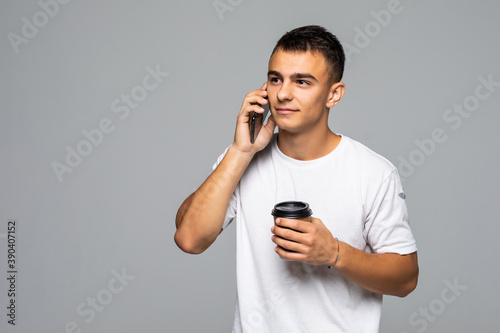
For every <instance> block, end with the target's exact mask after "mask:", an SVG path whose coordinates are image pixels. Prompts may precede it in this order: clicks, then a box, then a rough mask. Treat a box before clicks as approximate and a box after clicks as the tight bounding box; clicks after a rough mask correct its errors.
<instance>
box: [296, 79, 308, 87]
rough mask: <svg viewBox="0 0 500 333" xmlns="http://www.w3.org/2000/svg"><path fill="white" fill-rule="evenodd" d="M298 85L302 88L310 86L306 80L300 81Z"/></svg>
mask: <svg viewBox="0 0 500 333" xmlns="http://www.w3.org/2000/svg"><path fill="white" fill-rule="evenodd" d="M297 83H298V84H300V85H301V86H305V85H308V84H309V82H307V81H305V80H298V81H297Z"/></svg>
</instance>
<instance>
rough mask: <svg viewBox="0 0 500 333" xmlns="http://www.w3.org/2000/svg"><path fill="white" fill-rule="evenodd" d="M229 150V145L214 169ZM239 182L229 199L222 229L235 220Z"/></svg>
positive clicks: (213, 168) (214, 167)
mask: <svg viewBox="0 0 500 333" xmlns="http://www.w3.org/2000/svg"><path fill="white" fill-rule="evenodd" d="M228 150H229V147H228V148H226V150H225V151H224V153H222V154H221V155H220V156H219V158H217V162H215V164H214V165H213V166H212V171H214V170H215V169H217V167H218V166H219V164H220V163H221V162H222V159H223V158H224V156H226V153H227V151H228ZM239 186H240V185H239V183H238V185H237V186H236V189H235V191H234V192H233V195H232V196H231V199H230V200H229V204H228V205H227V210H226V217H225V218H224V223H223V224H222V229H223V230H224V229H225V228H226V227H227V226H228V225H229V224H231V222H232V221H233V220H234V218H235V217H236V205H237V196H236V193H237V192H238V189H239Z"/></svg>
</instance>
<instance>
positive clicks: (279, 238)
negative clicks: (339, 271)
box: [271, 217, 337, 265]
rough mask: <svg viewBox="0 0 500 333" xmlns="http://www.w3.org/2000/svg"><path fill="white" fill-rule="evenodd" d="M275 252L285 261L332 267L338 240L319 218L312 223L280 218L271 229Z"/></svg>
mask: <svg viewBox="0 0 500 333" xmlns="http://www.w3.org/2000/svg"><path fill="white" fill-rule="evenodd" d="M271 232H272V233H273V234H274V235H273V236H272V238H271V239H272V241H273V242H274V243H275V244H276V245H277V246H276V248H275V251H276V252H277V253H278V254H279V255H280V256H281V257H283V258H284V259H288V260H293V261H300V262H305V263H308V264H311V265H332V264H333V263H334V261H335V256H336V253H337V240H336V239H335V238H334V237H333V236H332V234H331V232H330V230H328V229H327V228H326V226H325V225H324V224H323V222H322V221H321V220H320V219H318V218H314V217H312V218H311V223H309V222H305V221H301V220H296V219H285V218H278V219H277V220H276V225H275V226H273V227H272V228H271Z"/></svg>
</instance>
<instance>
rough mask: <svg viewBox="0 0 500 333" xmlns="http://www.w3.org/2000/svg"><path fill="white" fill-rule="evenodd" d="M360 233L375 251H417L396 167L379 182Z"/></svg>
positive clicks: (402, 252) (403, 252)
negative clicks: (379, 184) (362, 231)
mask: <svg viewBox="0 0 500 333" xmlns="http://www.w3.org/2000/svg"><path fill="white" fill-rule="evenodd" d="M364 233H365V234H364V237H365V239H366V240H367V242H368V244H369V245H370V246H371V248H372V250H373V251H374V252H375V253H388V252H391V253H398V254H409V253H413V252H415V251H417V245H416V242H415V238H414V237H413V233H412V231H411V229H410V222H409V219H408V210H407V207H406V196H405V193H404V190H403V186H402V184H401V179H400V177H399V173H398V171H397V169H394V170H393V171H392V173H391V174H390V175H389V177H387V178H386V179H385V181H384V182H383V183H382V184H381V186H380V187H379V189H378V191H377V192H376V194H375V197H374V200H373V204H372V206H371V209H370V210H369V212H368V214H367V218H366V222H365V228H364Z"/></svg>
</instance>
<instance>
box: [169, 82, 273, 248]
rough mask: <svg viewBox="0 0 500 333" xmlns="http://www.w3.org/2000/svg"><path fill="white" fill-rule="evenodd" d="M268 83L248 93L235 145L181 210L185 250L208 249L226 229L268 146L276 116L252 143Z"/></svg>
mask: <svg viewBox="0 0 500 333" xmlns="http://www.w3.org/2000/svg"><path fill="white" fill-rule="evenodd" d="M265 87H266V83H265V84H264V85H263V86H262V88H261V89H258V90H255V91H252V92H251V93H248V94H247V95H246V96H245V99H244V100H243V104H242V106H241V110H240V113H239V115H238V119H237V123H236V134H235V138H234V142H233V145H232V146H231V147H230V148H229V149H228V151H227V153H226V155H225V156H224V158H223V160H222V161H221V163H220V164H219V165H218V166H217V168H216V169H215V170H214V171H213V172H212V174H211V175H210V176H209V177H208V178H207V180H206V181H205V182H204V183H203V184H202V185H201V186H200V188H198V189H197V190H196V191H195V192H194V193H193V194H191V195H190V196H189V197H188V198H187V199H186V200H185V201H184V203H183V204H182V205H181V207H180V208H179V210H178V212H177V216H176V221H175V225H176V228H177V231H176V233H175V236H174V240H175V243H176V244H177V245H178V246H179V248H181V249H182V250H183V251H185V252H188V253H192V254H199V253H202V252H203V251H205V250H206V249H207V248H208V247H209V246H210V245H211V244H212V243H213V242H214V241H215V239H216V238H217V236H218V235H219V234H220V232H221V230H222V226H223V223H224V218H225V215H226V211H227V207H228V204H229V200H230V199H231V196H232V194H233V192H234V190H235V188H236V185H237V184H238V182H239V180H240V179H241V176H242V175H243V173H244V172H245V170H246V168H247V167H248V165H249V163H250V161H251V160H252V158H253V156H254V155H255V153H257V152H258V151H260V150H262V149H263V148H264V147H266V146H267V144H268V143H269V141H270V140H271V138H272V135H273V132H274V127H275V126H276V124H275V123H274V120H273V119H272V117H270V118H269V120H268V122H267V124H266V125H265V126H263V127H262V130H261V131H260V132H259V134H258V136H257V137H256V140H255V143H254V144H251V143H250V132H249V126H248V122H249V119H250V115H251V113H252V112H258V113H263V112H264V109H262V108H261V107H260V106H259V105H258V104H261V105H263V104H266V103H267V100H265V99H264V97H266V96H267V92H266V91H265Z"/></svg>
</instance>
